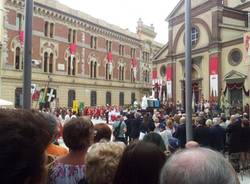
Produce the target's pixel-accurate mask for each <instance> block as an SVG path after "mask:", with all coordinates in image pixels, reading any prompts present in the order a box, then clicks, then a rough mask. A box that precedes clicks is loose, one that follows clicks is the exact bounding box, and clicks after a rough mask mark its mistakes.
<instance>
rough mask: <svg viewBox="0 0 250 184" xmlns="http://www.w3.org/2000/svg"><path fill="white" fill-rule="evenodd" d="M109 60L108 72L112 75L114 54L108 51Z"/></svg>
mask: <svg viewBox="0 0 250 184" xmlns="http://www.w3.org/2000/svg"><path fill="white" fill-rule="evenodd" d="M107 60H108V73H109V75H111V74H112V70H113V65H112V60H113V55H112V53H111V52H108V54H107Z"/></svg>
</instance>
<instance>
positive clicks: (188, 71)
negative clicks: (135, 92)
mask: <svg viewBox="0 0 250 184" xmlns="http://www.w3.org/2000/svg"><path fill="white" fill-rule="evenodd" d="M191 18H192V17H191V0H185V83H186V84H185V90H186V91H185V93H186V141H187V142H188V141H190V140H192V139H193V129H192V60H191V57H192V56H191V52H192V50H191V48H192V45H191V25H192V24H191Z"/></svg>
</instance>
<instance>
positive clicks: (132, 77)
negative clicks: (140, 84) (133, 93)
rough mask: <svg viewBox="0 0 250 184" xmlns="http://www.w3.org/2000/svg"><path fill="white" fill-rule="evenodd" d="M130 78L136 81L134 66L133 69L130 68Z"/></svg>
mask: <svg viewBox="0 0 250 184" xmlns="http://www.w3.org/2000/svg"><path fill="white" fill-rule="evenodd" d="M130 79H131V82H135V78H134V71H133V68H131V70H130Z"/></svg>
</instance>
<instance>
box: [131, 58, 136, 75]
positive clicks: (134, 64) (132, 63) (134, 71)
mask: <svg viewBox="0 0 250 184" xmlns="http://www.w3.org/2000/svg"><path fill="white" fill-rule="evenodd" d="M131 67H132V69H133V76H134V79H136V72H137V61H136V59H135V58H133V59H132V60H131Z"/></svg>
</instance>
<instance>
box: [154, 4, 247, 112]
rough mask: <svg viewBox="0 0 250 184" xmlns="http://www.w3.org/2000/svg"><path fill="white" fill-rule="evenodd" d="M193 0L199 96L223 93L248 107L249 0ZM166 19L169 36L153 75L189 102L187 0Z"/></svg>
mask: <svg viewBox="0 0 250 184" xmlns="http://www.w3.org/2000/svg"><path fill="white" fill-rule="evenodd" d="M191 3H192V35H191V36H192V80H193V92H194V94H195V95H194V96H195V100H196V101H199V100H201V99H205V100H211V99H212V98H217V99H219V98H220V97H221V95H224V97H225V99H226V100H228V102H229V103H231V104H232V105H234V106H241V107H243V106H244V105H245V104H246V103H249V102H250V98H249V91H248V90H249V89H250V77H249V76H250V60H249V52H248V48H249V47H248V45H249V40H250V36H249V37H248V35H249V34H248V32H249V30H250V29H249V27H250V25H249V16H248V11H250V1H249V0H244V1H243V0H224V1H222V0H195V1H192V2H191ZM166 21H168V23H169V28H168V37H169V41H168V43H167V44H166V45H165V46H163V47H162V48H161V50H159V52H158V53H157V54H156V55H155V56H154V61H153V63H154V67H153V68H154V69H153V73H154V78H158V79H163V81H165V85H166V88H167V94H168V98H169V99H171V100H173V101H174V102H177V101H180V102H182V104H184V103H185V43H184V42H185V35H184V32H185V30H184V29H185V28H184V1H183V0H181V1H179V3H178V4H177V6H176V7H175V8H174V10H173V11H172V12H171V13H170V15H169V16H168V17H167V19H166ZM244 38H245V39H244ZM246 39H247V40H246ZM247 52H248V53H247ZM224 102H225V101H224Z"/></svg>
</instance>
